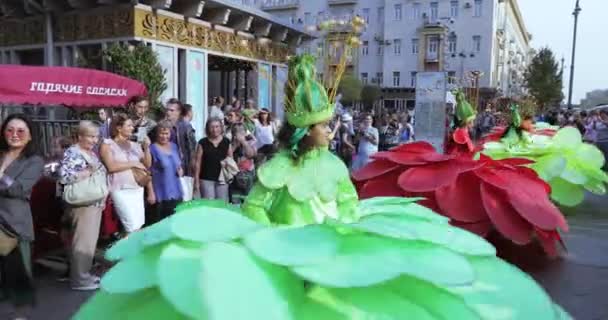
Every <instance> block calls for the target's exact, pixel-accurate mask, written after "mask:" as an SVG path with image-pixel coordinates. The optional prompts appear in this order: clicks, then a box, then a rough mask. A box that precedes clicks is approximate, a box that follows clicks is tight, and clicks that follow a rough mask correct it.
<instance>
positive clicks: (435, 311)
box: [384, 276, 482, 320]
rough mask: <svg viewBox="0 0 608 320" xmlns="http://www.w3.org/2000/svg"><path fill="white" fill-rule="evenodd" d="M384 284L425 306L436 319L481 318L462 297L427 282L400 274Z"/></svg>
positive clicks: (472, 319)
mask: <svg viewBox="0 0 608 320" xmlns="http://www.w3.org/2000/svg"><path fill="white" fill-rule="evenodd" d="M384 286H386V287H387V288H390V289H391V290H392V291H393V292H395V293H397V294H399V295H400V296H401V297H403V298H405V299H407V300H409V301H411V302H413V303H415V304H417V305H419V306H421V307H423V308H425V309H426V310H427V311H428V312H429V313H431V314H432V315H433V316H434V317H435V318H437V319H446V320H448V319H468V320H481V319H482V318H481V317H480V316H479V315H478V314H477V313H476V312H475V311H474V310H473V309H472V308H470V307H469V306H468V305H467V304H466V303H465V301H464V299H463V298H462V297H459V296H457V295H455V294H453V293H450V292H449V291H448V290H446V289H443V288H440V287H437V286H435V285H433V284H431V283H429V282H425V281H421V280H419V279H416V278H412V277H407V276H402V277H399V278H398V279H395V280H393V281H390V282H388V283H387V284H386V285H384Z"/></svg>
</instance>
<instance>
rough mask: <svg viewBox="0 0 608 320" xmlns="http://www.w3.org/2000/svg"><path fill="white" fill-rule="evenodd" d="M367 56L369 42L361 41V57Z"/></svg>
mask: <svg viewBox="0 0 608 320" xmlns="http://www.w3.org/2000/svg"><path fill="white" fill-rule="evenodd" d="M368 54H369V41H367V40H365V41H363V44H362V45H361V55H362V56H367V55H368Z"/></svg>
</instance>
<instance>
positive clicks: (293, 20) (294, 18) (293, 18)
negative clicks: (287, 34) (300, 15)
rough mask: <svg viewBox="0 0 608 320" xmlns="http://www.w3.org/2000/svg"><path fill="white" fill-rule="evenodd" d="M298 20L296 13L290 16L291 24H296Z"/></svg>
mask: <svg viewBox="0 0 608 320" xmlns="http://www.w3.org/2000/svg"><path fill="white" fill-rule="evenodd" d="M296 21H298V19H296V15H295V14H292V15H291V16H289V23H290V24H291V25H294V24H296Z"/></svg>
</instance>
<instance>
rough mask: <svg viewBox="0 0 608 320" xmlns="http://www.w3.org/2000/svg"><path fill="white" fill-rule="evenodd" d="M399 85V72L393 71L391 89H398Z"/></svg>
mask: <svg viewBox="0 0 608 320" xmlns="http://www.w3.org/2000/svg"><path fill="white" fill-rule="evenodd" d="M400 85H401V72H399V71H394V72H393V87H398V86H400Z"/></svg>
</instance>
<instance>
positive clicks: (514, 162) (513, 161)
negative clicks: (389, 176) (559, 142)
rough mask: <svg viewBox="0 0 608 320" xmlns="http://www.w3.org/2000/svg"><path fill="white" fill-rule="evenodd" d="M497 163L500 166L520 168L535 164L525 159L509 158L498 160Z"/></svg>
mask: <svg viewBox="0 0 608 320" xmlns="http://www.w3.org/2000/svg"><path fill="white" fill-rule="evenodd" d="M496 162H498V163H500V164H504V165H509V166H515V167H519V166H527V165H529V164H533V163H534V160H530V159H524V158H507V159H502V160H497V161H496Z"/></svg>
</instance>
